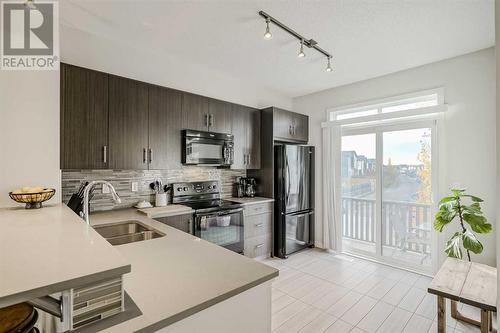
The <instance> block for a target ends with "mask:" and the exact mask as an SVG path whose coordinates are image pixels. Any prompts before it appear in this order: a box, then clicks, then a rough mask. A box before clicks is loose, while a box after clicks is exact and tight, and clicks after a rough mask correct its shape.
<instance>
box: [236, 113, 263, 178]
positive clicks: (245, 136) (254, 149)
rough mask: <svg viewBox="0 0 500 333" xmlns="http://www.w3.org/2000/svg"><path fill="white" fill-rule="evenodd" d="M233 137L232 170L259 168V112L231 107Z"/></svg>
mask: <svg viewBox="0 0 500 333" xmlns="http://www.w3.org/2000/svg"><path fill="white" fill-rule="evenodd" d="M232 133H233V135H234V163H233V165H232V166H231V167H232V168H233V169H258V168H260V111H259V110H257V109H253V108H250V107H247V106H243V105H236V104H234V105H233V110H232Z"/></svg>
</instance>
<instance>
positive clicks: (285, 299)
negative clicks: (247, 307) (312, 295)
mask: <svg viewBox="0 0 500 333" xmlns="http://www.w3.org/2000/svg"><path fill="white" fill-rule="evenodd" d="M295 301H296V299H295V298H293V297H290V296H288V295H287V294H283V295H282V296H281V297H278V298H277V299H276V300H274V301H272V303H271V308H272V313H273V314H274V313H277V312H279V311H281V310H282V309H284V308H286V307H287V306H288V305H290V304H292V303H293V302H295Z"/></svg>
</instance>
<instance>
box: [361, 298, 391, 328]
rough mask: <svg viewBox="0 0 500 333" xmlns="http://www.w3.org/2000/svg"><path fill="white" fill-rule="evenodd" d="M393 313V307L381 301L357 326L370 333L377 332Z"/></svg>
mask: <svg viewBox="0 0 500 333" xmlns="http://www.w3.org/2000/svg"><path fill="white" fill-rule="evenodd" d="M392 311H394V306H393V305H390V304H387V303H385V302H383V301H379V302H378V303H377V304H376V305H375V306H374V307H373V309H372V310H371V311H370V312H369V313H368V314H367V315H366V316H365V317H364V318H363V319H362V320H361V321H360V322H359V323H358V324H357V325H356V326H357V327H359V328H361V329H363V330H364V331H365V332H368V333H373V332H376V331H377V329H378V328H379V327H380V325H382V323H383V322H384V321H385V319H386V318H387V317H388V316H389V315H390V314H391V313H392Z"/></svg>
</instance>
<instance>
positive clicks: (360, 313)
mask: <svg viewBox="0 0 500 333" xmlns="http://www.w3.org/2000/svg"><path fill="white" fill-rule="evenodd" d="M375 304H377V300H376V299H374V298H371V297H368V296H364V297H363V298H361V299H360V300H359V301H358V302H357V303H356V304H354V305H353V306H352V307H351V308H350V309H349V310H347V311H346V313H344V314H343V315H342V317H340V319H342V320H343V321H345V322H346V323H348V324H351V325H352V326H356V325H357V324H358V323H359V322H360V321H361V319H363V318H364V317H365V316H366V315H367V314H368V312H370V311H371V309H373V307H374V306H375Z"/></svg>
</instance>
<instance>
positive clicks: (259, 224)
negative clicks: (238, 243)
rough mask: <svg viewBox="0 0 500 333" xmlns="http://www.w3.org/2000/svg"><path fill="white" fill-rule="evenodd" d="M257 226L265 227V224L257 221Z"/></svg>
mask: <svg viewBox="0 0 500 333" xmlns="http://www.w3.org/2000/svg"><path fill="white" fill-rule="evenodd" d="M255 226H256V227H257V228H261V227H263V226H264V223H256V224H255Z"/></svg>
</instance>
